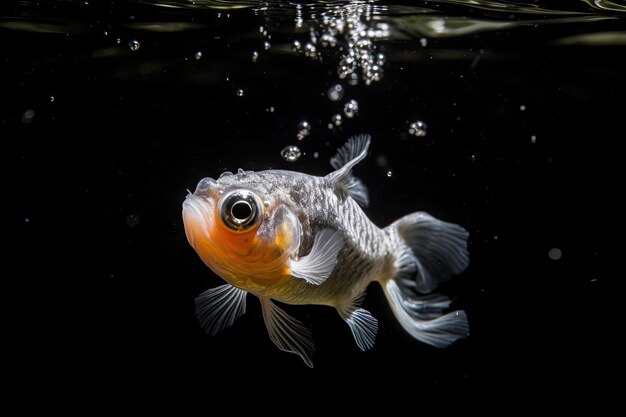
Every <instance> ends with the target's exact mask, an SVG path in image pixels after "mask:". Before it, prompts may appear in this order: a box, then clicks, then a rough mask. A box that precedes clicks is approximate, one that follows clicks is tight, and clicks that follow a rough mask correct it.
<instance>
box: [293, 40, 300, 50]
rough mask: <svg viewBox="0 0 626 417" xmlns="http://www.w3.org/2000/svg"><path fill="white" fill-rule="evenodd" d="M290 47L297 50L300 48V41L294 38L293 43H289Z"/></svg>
mask: <svg viewBox="0 0 626 417" xmlns="http://www.w3.org/2000/svg"><path fill="white" fill-rule="evenodd" d="M291 47H292V49H293V51H294V52H298V51H299V50H300V49H302V44H301V43H300V41H298V40H295V41H293V43H292V44H291Z"/></svg>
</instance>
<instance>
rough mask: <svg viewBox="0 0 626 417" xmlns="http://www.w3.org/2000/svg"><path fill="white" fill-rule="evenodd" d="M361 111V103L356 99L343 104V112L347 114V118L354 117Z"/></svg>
mask: <svg viewBox="0 0 626 417" xmlns="http://www.w3.org/2000/svg"><path fill="white" fill-rule="evenodd" d="M358 113H359V103H357V101H356V100H350V101H349V102H347V103H346V104H345V106H343V114H345V115H346V117H347V118H349V119H352V118H353V117H354V116H356V115H357V114H358Z"/></svg>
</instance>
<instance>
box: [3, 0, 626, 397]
mask: <svg viewBox="0 0 626 417" xmlns="http://www.w3.org/2000/svg"><path fill="white" fill-rule="evenodd" d="M22 3H23V4H25V5H22V6H14V7H9V8H7V10H6V12H5V16H7V17H5V18H4V20H2V21H3V22H4V25H3V26H2V28H0V39H2V44H3V54H4V57H3V58H2V61H1V62H2V67H1V71H2V80H1V81H0V83H1V84H0V85H2V90H3V94H2V100H1V102H0V106H1V107H0V110H1V113H0V136H1V138H2V140H3V145H4V151H3V160H4V161H5V164H4V168H5V175H4V178H5V181H4V183H5V192H4V202H5V203H4V205H5V209H6V210H8V213H9V215H8V216H6V217H5V219H6V220H5V221H6V222H7V223H8V226H9V227H8V230H9V231H10V234H9V235H7V239H6V240H5V243H6V244H7V245H8V246H9V247H10V249H9V251H8V252H6V256H7V260H8V261H9V264H8V265H9V266H8V267H7V274H6V275H5V290H4V291H3V298H5V303H4V305H5V306H6V309H7V313H6V315H5V318H6V319H7V329H8V333H7V334H9V335H10V337H8V338H7V340H6V342H5V344H6V346H7V347H8V348H9V350H10V352H11V355H12V356H10V358H13V359H11V361H10V362H12V365H15V366H16V368H17V370H18V372H16V374H15V375H16V376H15V378H17V379H19V382H16V383H15V386H17V387H29V388H30V387H42V388H44V389H52V388H54V387H55V386H56V385H57V384H58V381H59V378H60V376H63V377H65V378H68V379H69V380H70V381H73V382H74V383H75V384H72V386H75V387H83V388H85V389H86V390H89V389H90V388H89V387H90V386H91V384H98V383H103V381H108V380H110V379H113V380H115V381H116V382H115V384H116V386H117V387H127V388H130V389H139V388H140V387H146V386H151V385H155V386H160V387H181V386H185V385H186V384H189V385H196V386H200V387H204V386H206V387H207V388H206V389H207V390H210V391H207V392H211V394H212V395H215V394H216V393H219V392H222V391H224V392H226V391H231V390H233V389H246V390H247V389H250V387H255V388H256V389H258V390H264V389H268V390H270V389H272V387H273V385H272V386H269V385H267V384H266V383H265V382H264V381H267V379H266V378H268V377H269V376H272V377H281V378H282V381H283V385H284V386H285V385H286V386H287V387H290V388H292V389H294V390H296V391H297V390H298V387H299V384H301V383H303V381H309V382H310V381H316V380H322V381H325V383H327V384H336V385H337V386H344V383H345V385H347V386H351V385H354V384H357V385H359V386H360V385H361V384H362V385H363V386H364V387H367V390H370V391H374V390H376V389H378V388H388V389H391V388H390V387H393V386H395V384H398V383H397V382H395V381H397V378H398V376H402V378H408V380H410V381H412V382H411V384H410V386H406V385H404V384H402V386H403V387H404V388H405V389H406V390H407V391H410V392H417V391H419V390H421V389H427V388H435V389H438V388H440V387H445V388H450V389H469V388H482V387H496V386H498V387H500V388H503V389H505V390H508V389H510V390H511V391H513V390H514V389H513V388H512V387H513V386H517V385H520V386H523V387H526V388H529V387H531V388H530V389H542V388H546V387H550V386H552V385H553V384H562V383H563V382H568V383H571V384H572V385H574V386H579V387H580V386H586V385H587V384H589V386H594V385H596V384H598V381H599V380H600V379H601V374H602V372H603V371H604V370H605V369H606V366H608V365H607V363H608V362H606V361H607V353H608V352H610V351H612V350H613V349H614V344H613V343H612V340H611V332H609V331H608V330H607V328H608V327H609V324H608V320H607V319H608V318H610V311H609V309H610V308H611V301H609V299H610V298H611V297H609V291H608V288H609V286H610V284H611V282H612V281H613V280H615V279H616V278H617V277H616V275H615V272H614V271H609V270H608V267H607V261H608V254H607V249H608V246H609V244H608V243H607V240H606V239H607V235H608V234H609V230H612V229H613V225H614V224H615V218H614V217H612V216H611V212H612V209H613V208H614V203H613V202H612V201H613V200H614V197H613V196H615V195H619V192H620V191H621V189H619V188H617V183H618V181H617V177H616V175H615V174H616V172H617V171H618V168H617V166H615V165H612V164H611V162H610V161H612V160H613V159H612V158H611V155H615V154H616V151H615V149H616V146H617V144H618V143H619V142H621V141H623V139H624V131H623V121H622V118H623V115H624V112H623V110H624V109H623V105H622V103H621V102H620V98H621V97H624V94H625V93H626V83H625V82H624V81H625V74H626V67H625V66H624V64H620V63H619V61H623V60H621V59H619V60H618V59H617V58H616V57H617V56H619V55H620V54H623V52H624V49H623V46H619V45H618V46H557V45H554V44H552V43H551V42H552V41H554V40H555V39H558V38H560V37H562V36H566V35H577V34H583V33H586V32H593V31H602V30H618V29H620V25H621V27H622V29H623V23H621V21H620V20H615V21H608V22H597V23H576V24H562V25H554V26H551V25H547V24H546V25H539V26H537V27H530V28H529V27H521V28H518V29H510V30H507V31H493V32H483V33H478V34H474V35H468V36H465V37H454V38H439V39H436V38H432V39H429V40H428V45H427V46H426V47H422V46H421V45H420V43H419V39H416V38H407V37H404V38H402V39H394V40H390V41H386V42H385V41H380V42H379V45H378V47H379V48H380V50H381V51H383V52H384V53H385V54H386V55H387V62H386V64H385V66H384V70H385V73H384V76H383V79H382V80H381V81H380V82H378V83H375V84H374V85H372V86H369V87H366V86H364V85H362V84H361V85H360V86H356V87H348V89H347V93H346V96H345V97H344V100H343V101H341V102H337V103H334V102H331V101H330V100H328V98H327V97H326V91H327V90H328V88H329V87H330V86H331V85H333V84H334V83H336V82H337V76H336V64H337V60H338V54H337V51H326V52H325V55H324V60H323V62H319V61H314V60H310V59H308V58H306V57H304V56H302V55H297V54H294V53H291V50H290V42H291V41H292V40H293V39H294V38H296V39H300V40H306V38H307V32H306V31H303V30H301V31H298V32H297V33H295V34H294V31H293V19H292V17H291V16H286V17H280V16H279V15H272V14H271V13H269V12H267V13H265V14H263V13H254V12H253V11H252V10H242V11H230V12H229V17H228V18H226V17H225V16H224V14H226V13H227V12H226V11H219V10H211V9H204V10H195V9H194V10H166V9H159V8H157V7H150V6H142V5H140V4H137V3H130V2H129V3H120V2H111V3H108V2H105V4H106V5H105V6H103V5H102V4H100V5H98V6H96V5H93V6H80V5H79V4H76V3H71V2H69V3H65V4H64V5H63V6H58V5H57V7H54V8H53V7H47V6H46V2H44V3H43V5H40V6H39V7H36V6H34V5H33V4H32V3H30V4H29V3H28V2H26V3H24V2H22ZM218 13H222V15H220V17H218ZM472 13H477V12H476V11H475V10H473V11H472ZM485 13H486V12H485ZM164 21H165V22H167V21H169V22H179V21H180V22H187V23H189V22H192V23H194V24H197V27H195V28H193V29H189V30H185V31H180V32H166V31H156V32H153V31H147V30H141V29H137V26H133V25H137V24H141V23H144V22H164ZM7 22H13V23H15V22H22V23H23V22H27V23H36V24H37V25H39V26H37V25H35V26H33V27H34V29H33V27H19V26H18V27H15V26H10V25H7V24H6V23H7ZM41 24H47V25H49V26H48V27H50V28H56V29H55V30H57V31H58V33H54V31H50V30H45V31H42V29H41V28H42V27H43V26H40V25H41ZM259 25H265V27H266V28H268V30H269V31H270V33H273V38H272V40H271V42H272V48H270V49H269V50H268V51H265V50H263V46H262V44H263V41H264V38H263V35H262V34H261V33H259V31H258V26H259ZM105 31H106V32H107V34H105ZM116 38H119V39H120V43H119V44H117V42H116ZM133 39H137V40H138V41H139V42H140V45H141V46H140V48H139V49H138V50H137V51H131V50H130V48H128V46H127V44H128V42H129V41H131V40H133ZM197 51H202V53H203V56H202V58H201V59H199V60H196V59H195V57H194V55H195V53H196V52H197ZM252 51H258V52H259V54H260V56H259V59H258V61H257V62H256V63H253V62H252V60H251V58H250V57H251V53H252ZM478 54H480V60H479V61H478V62H477V63H475V64H474V65H473V64H472V63H473V62H475V59H476V56H477V55H478ZM238 89H243V90H244V95H243V96H241V97H239V96H238V95H237V94H236V91H237V90H238ZM50 97H54V100H51V99H50ZM351 98H353V99H356V100H357V101H358V102H359V107H360V111H359V114H358V116H357V117H356V118H354V119H351V120H345V123H344V124H343V125H342V126H341V127H340V128H337V129H334V130H329V129H328V128H327V127H326V124H327V123H328V122H329V120H330V117H331V116H332V114H334V113H336V112H340V110H341V107H342V105H343V102H345V101H346V100H347V99H351ZM616 100H617V101H616ZM520 106H525V110H523V111H522V110H521V109H520ZM270 107H274V109H275V110H274V111H273V112H270V111H268V109H269V108H270ZM27 109H32V110H34V112H35V115H34V117H33V118H32V121H31V122H30V123H25V122H24V120H23V114H24V112H25V111H26V110H27ZM418 119H419V120H423V121H425V122H426V123H427V124H428V135H427V136H426V137H424V138H417V137H413V136H410V135H408V134H407V129H408V123H409V122H410V121H415V120H418ZM301 120H307V121H309V123H311V125H312V126H313V129H312V134H311V135H310V136H309V137H307V138H306V139H305V140H304V141H302V142H298V141H297V140H296V132H297V125H298V123H299V122H300V121H301ZM361 132H367V133H370V134H371V135H372V136H373V143H372V146H371V152H370V156H369V157H368V159H367V160H366V161H365V162H363V163H361V164H360V165H359V166H358V167H357V169H356V173H357V175H358V176H359V177H361V178H362V179H363V180H364V182H365V183H366V185H367V186H368V188H369V191H370V196H371V205H370V208H369V209H367V210H366V212H367V213H368V215H369V217H370V218H371V219H372V221H374V222H375V223H376V224H378V225H379V226H381V227H382V226H385V225H387V224H389V223H391V222H392V221H394V220H395V219H397V218H398V217H400V216H402V215H404V214H407V213H409V212H411V211H416V210H425V211H428V212H430V213H431V214H433V215H435V216H437V217H439V218H442V219H444V220H447V221H452V222H456V223H459V224H461V225H463V226H464V227H466V228H467V229H468V230H469V231H470V233H471V238H470V242H469V248H470V254H471V264H470V267H469V269H468V270H467V271H466V272H465V273H464V274H463V275H462V276H460V277H458V278H456V279H455V280H454V281H453V282H451V283H450V284H447V285H446V286H445V287H443V288H442V291H443V292H445V293H446V294H449V295H450V296H452V297H453V299H454V300H455V306H457V307H459V308H464V309H466V311H467V312H468V314H469V318H470V324H471V337H469V338H468V339H466V340H463V341H461V342H458V343H456V344H455V345H453V346H452V347H450V348H449V349H445V350H437V349H434V348H431V347H429V346H426V345H423V344H421V343H419V342H416V341H414V340H412V339H411V338H410V337H409V336H408V335H406V334H405V333H404V332H403V331H402V329H401V328H400V326H399V325H398V324H397V323H396V321H395V319H394V318H393V316H392V314H391V312H390V310H389V308H388V306H387V305H386V301H385V300H384V296H383V294H382V292H381V290H380V289H379V288H378V287H376V286H372V287H371V288H370V289H369V291H368V297H367V299H366V302H365V307H366V308H367V309H369V310H370V311H371V312H372V313H373V314H374V315H375V316H376V317H377V318H378V319H379V323H380V329H379V333H378V336H377V342H376V345H375V347H374V348H373V349H372V350H371V351H368V352H365V353H363V352H361V351H359V350H358V348H357V347H356V345H355V343H354V342H353V340H352V336H351V334H350V332H349V330H348V328H347V327H346V326H345V324H344V323H343V322H342V321H341V320H340V318H339V317H338V316H337V314H336V313H335V312H334V311H331V310H330V309H328V308H325V307H317V306H304V307H294V308H289V306H287V307H286V308H287V309H288V311H289V312H291V313H292V314H293V315H294V316H296V317H297V318H299V319H300V320H302V321H303V322H304V323H305V324H306V325H307V327H309V328H310V329H311V330H312V332H313V335H314V341H315V344H316V353H315V355H314V363H315V368H313V369H308V368H307V367H306V366H305V365H304V364H303V363H302V361H301V360H300V359H299V358H298V357H297V356H296V355H291V354H287V353H283V352H280V351H279V350H278V349H276V348H275V347H274V346H273V345H272V343H271V342H270V340H269V338H268V337H267V335H266V331H265V328H264V325H263V323H262V318H261V316H260V308H259V305H258V302H256V300H254V299H253V297H249V299H248V313H247V314H246V315H245V316H243V317H242V318H240V319H239V320H238V321H237V322H236V324H235V325H234V326H233V327H232V328H229V329H227V330H225V331H224V332H222V333H221V334H219V335H218V336H215V337H209V336H206V335H205V334H203V333H202V331H201V329H200V328H199V326H198V324H197V322H196V321H195V317H194V304H193V300H194V298H195V296H197V295H198V294H199V293H200V292H202V291H204V290H205V289H206V288H209V287H212V286H217V285H219V284H220V283H221V282H222V281H221V280H220V279H219V277H217V276H215V275H214V274H213V273H212V272H211V271H210V270H208V268H206V267H205V266H204V265H203V264H202V262H201V261H200V260H199V258H198V257H197V255H196V254H195V253H194V251H193V250H192V248H191V247H190V246H189V245H188V243H187V242H186V239H185V236H184V231H183V227H182V221H181V215H180V211H181V203H182V201H183V199H184V196H185V194H186V189H190V190H193V189H194V188H195V184H196V183H197V181H198V180H199V179H201V178H203V177H205V176H212V177H217V176H218V175H219V174H220V173H221V172H223V171H224V170H233V171H234V170H236V169H237V168H239V167H242V168H244V169H253V170H262V169H268V168H276V169H291V170H297V171H303V172H307V173H310V174H315V175H325V174H326V173H328V172H329V170H330V166H329V164H328V158H329V157H330V156H332V155H333V154H334V152H335V150H336V148H337V147H339V146H341V145H342V144H343V142H344V141H345V139H347V138H348V137H349V136H350V135H352V134H357V133H361ZM533 135H535V136H536V142H535V143H532V142H531V136H533ZM290 144H297V145H299V146H300V147H301V148H302V150H303V152H304V155H303V156H302V158H301V159H300V160H298V161H297V162H295V163H289V162H286V161H284V160H283V159H282V158H281V156H280V150H281V149H282V148H283V147H284V146H286V145H290ZM314 152H318V153H319V157H318V158H315V157H314V156H313V153H314ZM388 171H391V173H392V174H391V177H389V176H387V172H388ZM13 232H16V233H13ZM551 248H559V249H560V250H561V251H562V254H563V256H562V258H561V259H560V260H556V261H555V260H551V259H550V258H549V257H548V251H549V250H550V249H551ZM12 264H14V265H15V266H16V267H17V269H13V268H12V267H11V265H12ZM198 380H199V381H200V383H199V385H198V382H197V381H198ZM392 381H393V382H392ZM524 381H532V383H530V384H529V383H526V382H524ZM235 387H236V388H235ZM393 389H400V388H399V387H396V388H393ZM333 392H337V391H335V390H334V389H333ZM367 392H369V391H367Z"/></svg>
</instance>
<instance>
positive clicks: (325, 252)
mask: <svg viewBox="0 0 626 417" xmlns="http://www.w3.org/2000/svg"><path fill="white" fill-rule="evenodd" d="M342 248H343V238H342V237H341V234H340V233H339V232H338V231H336V230H332V229H324V230H320V231H319V232H317V234H316V235H315V240H314V241H313V247H312V248H311V252H310V253H309V254H308V255H306V256H303V257H302V258H300V259H298V260H297V261H291V264H290V265H289V267H290V268H291V275H293V276H294V277H296V278H302V279H304V280H306V282H308V283H309V284H313V285H320V284H321V283H322V282H324V281H325V280H326V279H327V278H328V277H329V276H330V274H331V273H332V272H333V269H335V265H336V264H337V256H338V255H339V252H340V251H341V249H342Z"/></svg>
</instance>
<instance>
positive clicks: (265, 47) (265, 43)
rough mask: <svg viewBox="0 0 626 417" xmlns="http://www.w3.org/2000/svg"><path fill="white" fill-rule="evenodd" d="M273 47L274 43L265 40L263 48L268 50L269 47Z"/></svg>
mask: <svg viewBox="0 0 626 417" xmlns="http://www.w3.org/2000/svg"><path fill="white" fill-rule="evenodd" d="M271 47H272V45H271V44H270V43H269V42H268V41H265V42H263V48H264V49H265V50H266V51H267V50H268V49H270V48H271Z"/></svg>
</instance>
